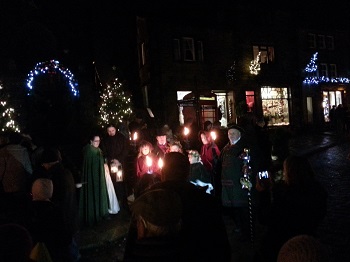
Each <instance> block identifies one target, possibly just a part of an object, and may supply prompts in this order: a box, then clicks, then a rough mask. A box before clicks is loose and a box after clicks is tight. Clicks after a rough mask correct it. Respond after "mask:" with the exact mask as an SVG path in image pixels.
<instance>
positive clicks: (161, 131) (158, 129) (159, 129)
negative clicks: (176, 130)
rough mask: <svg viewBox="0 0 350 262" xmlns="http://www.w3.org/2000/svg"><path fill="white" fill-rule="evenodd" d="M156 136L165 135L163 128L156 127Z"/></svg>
mask: <svg viewBox="0 0 350 262" xmlns="http://www.w3.org/2000/svg"><path fill="white" fill-rule="evenodd" d="M156 136H166V132H165V129H164V128H157V130H156Z"/></svg>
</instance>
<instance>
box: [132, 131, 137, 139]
mask: <svg viewBox="0 0 350 262" xmlns="http://www.w3.org/2000/svg"><path fill="white" fill-rule="evenodd" d="M133 140H134V141H136V140H137V132H135V133H134V136H133Z"/></svg>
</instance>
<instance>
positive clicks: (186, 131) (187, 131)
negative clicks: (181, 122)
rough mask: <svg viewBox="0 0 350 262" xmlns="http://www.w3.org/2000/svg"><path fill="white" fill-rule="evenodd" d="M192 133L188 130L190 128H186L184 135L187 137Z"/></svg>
mask: <svg viewBox="0 0 350 262" xmlns="http://www.w3.org/2000/svg"><path fill="white" fill-rule="evenodd" d="M189 133H190V130H189V129H188V127H185V128H184V135H185V136H186V137H187V135H188V134H189Z"/></svg>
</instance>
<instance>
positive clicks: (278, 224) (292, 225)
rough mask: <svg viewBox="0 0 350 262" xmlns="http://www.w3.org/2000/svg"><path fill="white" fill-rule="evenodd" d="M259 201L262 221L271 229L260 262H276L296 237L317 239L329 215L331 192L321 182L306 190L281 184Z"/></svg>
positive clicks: (264, 194)
mask: <svg viewBox="0 0 350 262" xmlns="http://www.w3.org/2000/svg"><path fill="white" fill-rule="evenodd" d="M258 197H259V198H258V199H259V203H258V219H259V221H260V223H261V224H263V225H266V226H267V231H266V233H265V234H264V236H263V238H262V241H261V243H262V248H261V253H260V254H259V255H258V256H259V257H260V258H261V259H260V260H258V261H276V259H277V254H278V251H279V249H280V248H281V246H282V245H283V243H285V242H286V241H287V240H288V239H290V238H292V237H294V236H296V235H301V234H307V235H313V236H315V237H317V229H318V225H319V224H320V222H321V221H322V219H323V218H324V217H325V216H326V212H327V192H326V191H325V189H324V188H323V187H322V186H321V185H320V184H319V183H318V182H317V181H314V182H313V183H310V184H308V185H307V186H306V187H304V188H300V187H295V186H287V185H285V184H284V183H283V182H281V183H278V184H276V185H275V186H274V187H273V190H272V191H271V192H268V191H267V192H259V193H258Z"/></svg>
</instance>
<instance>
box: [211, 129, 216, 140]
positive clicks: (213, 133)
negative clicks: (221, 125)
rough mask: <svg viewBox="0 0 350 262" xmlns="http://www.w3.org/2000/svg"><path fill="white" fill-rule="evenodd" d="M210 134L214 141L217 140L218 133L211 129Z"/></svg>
mask: <svg viewBox="0 0 350 262" xmlns="http://www.w3.org/2000/svg"><path fill="white" fill-rule="evenodd" d="M210 136H211V138H212V139H213V141H215V139H216V133H215V132H214V131H211V132H210Z"/></svg>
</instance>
